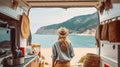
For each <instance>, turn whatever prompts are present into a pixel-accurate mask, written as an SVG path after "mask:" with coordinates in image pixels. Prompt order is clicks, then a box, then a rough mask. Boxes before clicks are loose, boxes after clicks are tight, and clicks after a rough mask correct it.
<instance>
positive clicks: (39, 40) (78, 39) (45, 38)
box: [32, 34, 95, 48]
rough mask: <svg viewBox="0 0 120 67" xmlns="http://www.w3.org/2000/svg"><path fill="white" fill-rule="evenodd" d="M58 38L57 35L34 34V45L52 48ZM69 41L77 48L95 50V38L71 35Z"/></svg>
mask: <svg viewBox="0 0 120 67" xmlns="http://www.w3.org/2000/svg"><path fill="white" fill-rule="evenodd" d="M57 38H58V36H57V35H41V34H32V43H34V44H40V45H41V47H42V48H52V45H53V44H54V43H55V41H57ZM68 39H69V40H70V41H71V43H72V46H73V47H75V48H95V37H94V36H89V35H77V34H69V35H68Z"/></svg>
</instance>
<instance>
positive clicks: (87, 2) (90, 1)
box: [26, 0, 98, 7]
mask: <svg viewBox="0 0 120 67" xmlns="http://www.w3.org/2000/svg"><path fill="white" fill-rule="evenodd" d="M26 1H27V3H29V4H30V5H31V6H32V7H79V6H84V7H85V6H95V5H96V4H97V3H98V0H26Z"/></svg>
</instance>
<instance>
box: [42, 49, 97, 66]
mask: <svg viewBox="0 0 120 67" xmlns="http://www.w3.org/2000/svg"><path fill="white" fill-rule="evenodd" d="M73 49H74V53H75V56H74V57H73V59H72V60H71V65H74V64H76V63H78V61H79V60H80V58H81V57H82V56H84V55H86V54H87V53H94V54H96V48H73ZM41 54H42V56H44V57H45V62H47V63H48V65H51V64H52V59H51V55H52V48H41Z"/></svg>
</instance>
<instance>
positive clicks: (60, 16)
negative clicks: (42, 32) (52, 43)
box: [29, 7, 97, 33]
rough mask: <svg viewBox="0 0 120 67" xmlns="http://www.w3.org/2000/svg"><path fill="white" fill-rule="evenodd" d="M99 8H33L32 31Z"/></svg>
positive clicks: (30, 15) (30, 16)
mask: <svg viewBox="0 0 120 67" xmlns="http://www.w3.org/2000/svg"><path fill="white" fill-rule="evenodd" d="M96 11H97V10H96V9H95V8H94V7H93V8H92V7H87V8H83V7H82V8H77V7H76V8H67V9H65V8H31V9H30V12H29V19H30V29H31V33H35V32H36V31H37V29H38V28H40V27H42V26H46V25H51V24H58V23H62V22H64V21H66V20H68V19H70V18H73V17H75V16H80V15H86V14H92V13H94V12H96Z"/></svg>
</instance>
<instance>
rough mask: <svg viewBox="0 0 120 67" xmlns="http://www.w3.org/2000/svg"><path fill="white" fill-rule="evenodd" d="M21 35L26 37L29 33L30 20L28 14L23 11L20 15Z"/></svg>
mask: <svg viewBox="0 0 120 67" xmlns="http://www.w3.org/2000/svg"><path fill="white" fill-rule="evenodd" d="M20 23H21V37H22V38H25V39H27V38H28V37H29V35H30V22H29V18H28V16H27V15H26V14H25V13H23V15H22V17H21V22H20Z"/></svg>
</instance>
